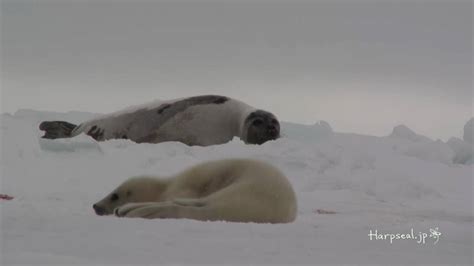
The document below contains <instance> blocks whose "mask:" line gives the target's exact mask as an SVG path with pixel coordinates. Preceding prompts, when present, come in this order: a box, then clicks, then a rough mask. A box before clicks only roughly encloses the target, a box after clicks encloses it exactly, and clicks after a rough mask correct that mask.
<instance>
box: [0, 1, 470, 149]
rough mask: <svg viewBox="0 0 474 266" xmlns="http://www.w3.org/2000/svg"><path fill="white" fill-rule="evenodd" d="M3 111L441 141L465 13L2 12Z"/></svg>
mask: <svg viewBox="0 0 474 266" xmlns="http://www.w3.org/2000/svg"><path fill="white" fill-rule="evenodd" d="M1 30H2V34H1V37H2V39H1V50H2V59H1V67H2V70H1V71H2V77H1V78H2V91H1V92H2V94H1V96H2V107H1V109H2V112H15V111H16V110H18V109H20V108H30V109H39V110H52V111H69V110H81V111H91V112H110V111H114V110H117V109H119V108H122V107H126V106H128V105H132V104H138V103H143V102H146V101H150V100H152V99H172V98H177V97H183V96H191V95H197V94H205V93H214V94H222V95H228V96H232V97H235V98H238V99H241V100H243V101H245V102H248V103H249V104H251V105H253V106H256V107H260V108H262V109H266V110H269V111H271V112H273V113H275V114H276V115H277V116H278V117H279V118H280V119H281V120H286V121H293V122H298V123H305V124H312V123H314V122H316V121H317V120H326V121H328V122H329V123H330V124H331V126H332V127H333V128H334V129H335V130H336V131H342V132H356V133H363V134H371V135H379V136H381V135H387V134H389V133H390V132H391V130H392V128H393V127H394V126H395V125H397V124H402V123H403V124H406V125H407V126H408V127H410V128H412V129H414V130H415V131H417V132H418V133H421V134H424V135H428V136H429V137H432V138H442V139H444V140H446V139H447V138H448V137H450V136H461V135H462V127H463V126H464V123H465V122H466V121H467V120H468V119H469V118H470V117H471V116H472V112H473V108H472V105H473V84H472V78H473V72H472V60H473V57H472V56H473V54H472V37H473V36H472V2H471V1H464V2H459V1H452V0H446V1H400V0H397V1H388V0H383V1H349V0H347V1H340V0H338V1H329V0H327V1H317V0H316V1H306V2H297V1H290V0H287V1H280V2H279V3H275V1H274V2H273V3H270V2H269V1H253V2H252V1H221V2H220V3H216V2H214V3H212V2H207V3H196V1H194V3H186V2H184V1H174V2H173V3H170V2H168V3H166V2H164V1H154V2H153V1H148V2H143V1H131V0H130V1H79V0H78V1H72V0H67V1H33V0H31V1H21V0H14V1H13V0H6V1H5V0H3V1H2V5H1Z"/></svg>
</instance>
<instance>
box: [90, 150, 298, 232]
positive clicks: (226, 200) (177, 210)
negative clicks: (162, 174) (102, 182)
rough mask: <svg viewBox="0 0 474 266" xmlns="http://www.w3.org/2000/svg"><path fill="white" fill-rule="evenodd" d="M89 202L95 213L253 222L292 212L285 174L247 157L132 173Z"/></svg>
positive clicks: (285, 219)
mask: <svg viewBox="0 0 474 266" xmlns="http://www.w3.org/2000/svg"><path fill="white" fill-rule="evenodd" d="M92 207H93V209H94V211H95V213H96V214H97V215H111V214H115V215H116V216H119V217H130V218H148V219H160V218H173V219H181V218H183V219H194V220H201V221H229V222H254V223H289V222H292V221H294V220H295V218H296V214H297V200H296V196H295V192H294V190H293V188H292V186H291V183H290V182H289V181H288V179H287V178H286V177H285V175H284V174H283V173H281V172H280V171H279V170H278V169H276V168H275V167H273V166H272V165H270V164H268V163H265V162H261V161H256V160H250V159H227V160H218V161H210V162H205V163H201V164H198V165H196V166H194V167H191V168H189V169H187V170H185V171H183V172H181V173H178V174H176V175H173V176H170V177H168V178H159V177H155V176H141V177H134V178H131V179H128V180H126V181H125V182H124V183H122V184H121V185H119V186H118V187H117V188H116V189H114V190H113V191H112V192H111V193H109V194H108V195H107V196H105V197H104V198H103V199H102V200H100V201H99V202H97V203H95V204H94V205H93V206H92Z"/></svg>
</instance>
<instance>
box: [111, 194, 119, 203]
mask: <svg viewBox="0 0 474 266" xmlns="http://www.w3.org/2000/svg"><path fill="white" fill-rule="evenodd" d="M118 198H119V197H118V195H117V193H114V194H112V196H111V197H110V201H116V200H118Z"/></svg>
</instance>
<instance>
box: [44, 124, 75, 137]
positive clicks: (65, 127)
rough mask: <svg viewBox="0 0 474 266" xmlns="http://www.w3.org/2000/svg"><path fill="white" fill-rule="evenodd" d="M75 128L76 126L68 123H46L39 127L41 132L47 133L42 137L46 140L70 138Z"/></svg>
mask: <svg viewBox="0 0 474 266" xmlns="http://www.w3.org/2000/svg"><path fill="white" fill-rule="evenodd" d="M74 128H76V125H74V124H71V123H69V122H66V121H44V122H42V123H41V124H40V126H39V129H40V130H42V131H45V134H44V136H43V137H42V138H45V139H58V138H70V137H71V133H72V131H73V130H74Z"/></svg>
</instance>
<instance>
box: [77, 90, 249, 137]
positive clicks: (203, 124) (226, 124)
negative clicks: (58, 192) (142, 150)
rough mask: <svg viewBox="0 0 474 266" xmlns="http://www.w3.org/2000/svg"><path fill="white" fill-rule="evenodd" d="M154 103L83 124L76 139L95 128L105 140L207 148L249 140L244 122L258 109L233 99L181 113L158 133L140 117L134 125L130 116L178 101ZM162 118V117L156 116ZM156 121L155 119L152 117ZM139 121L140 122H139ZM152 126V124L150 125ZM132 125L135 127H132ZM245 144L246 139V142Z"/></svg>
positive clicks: (192, 108) (159, 127) (168, 121)
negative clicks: (101, 131) (175, 143)
mask: <svg viewBox="0 0 474 266" xmlns="http://www.w3.org/2000/svg"><path fill="white" fill-rule="evenodd" d="M182 99H184V98H180V99H174V100H170V101H158V100H156V101H153V102H150V103H148V104H144V105H137V106H133V107H129V108H126V109H123V110H121V111H118V112H114V113H111V114H107V115H102V116H99V117H97V118H96V119H93V120H90V121H87V122H84V123H82V124H81V125H80V126H79V127H77V128H76V129H74V130H73V132H72V134H71V135H72V136H77V135H79V134H81V133H87V132H89V130H90V129H91V128H92V127H93V126H97V127H99V128H101V129H104V132H105V134H104V136H103V139H101V140H107V139H114V138H120V136H127V138H129V139H131V140H134V141H137V142H140V141H139V140H140V139H143V138H144V137H147V136H152V137H151V140H147V141H145V142H152V143H159V142H164V141H181V142H183V143H186V144H188V145H201V146H207V145H212V144H221V143H225V142H228V141H230V140H232V138H233V137H240V138H243V137H245V132H244V128H243V127H244V121H245V118H246V117H247V116H248V114H250V113H251V112H252V111H255V110H256V109H255V108H254V107H252V106H249V105H247V104H245V103H243V102H241V101H238V100H235V99H229V100H228V101H226V102H224V103H222V104H203V105H195V106H191V107H189V108H187V109H186V110H184V111H183V112H180V113H177V114H176V115H175V116H174V117H172V118H171V119H169V120H167V121H166V122H165V123H164V124H161V125H156V126H158V129H153V128H151V125H150V123H151V122H152V121H147V119H148V118H147V117H143V119H141V118H140V116H138V117H136V118H135V120H134V121H133V123H130V122H131V120H130V115H133V113H136V112H138V111H140V110H148V111H149V112H152V110H156V108H158V107H160V106H161V105H163V104H173V103H174V102H176V101H179V100H182ZM153 115H156V116H159V114H157V113H156V114H155V113H154V114H153ZM150 117H153V116H150ZM137 121H138V122H137ZM149 122H150V123H149ZM130 124H133V125H132V126H130ZM244 140H245V139H244Z"/></svg>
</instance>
